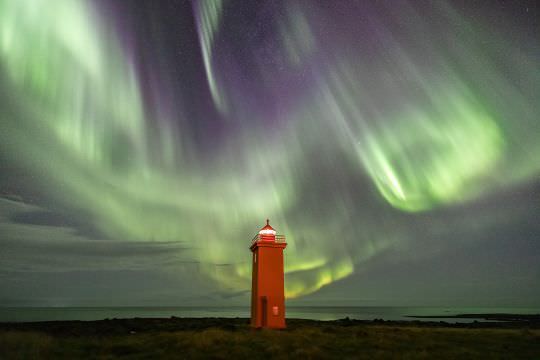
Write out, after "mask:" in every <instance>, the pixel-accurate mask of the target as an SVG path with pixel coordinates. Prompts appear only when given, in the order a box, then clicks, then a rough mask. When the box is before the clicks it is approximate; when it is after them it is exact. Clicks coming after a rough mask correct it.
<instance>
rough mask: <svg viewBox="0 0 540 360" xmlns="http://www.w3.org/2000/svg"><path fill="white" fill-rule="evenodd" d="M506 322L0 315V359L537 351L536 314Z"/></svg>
mask: <svg viewBox="0 0 540 360" xmlns="http://www.w3.org/2000/svg"><path fill="white" fill-rule="evenodd" d="M506 319H511V320H510V321H506V322H504V323H490V322H477V323H471V324H450V323H443V322H429V323H426V322H419V321H406V322H396V321H381V320H379V321H377V320H375V321H356V320H349V319H343V320H336V321H314V320H296V319H290V320H288V328H287V329H286V330H277V331H276V330H253V329H251V328H250V327H249V326H248V320H247V319H238V318H236V319H221V318H206V319H188V318H174V317H173V318H170V319H138V318H136V319H113V320H102V321H86V322H84V321H57V322H56V321H55V322H37V323H0V359H81V358H84V359H156V358H163V359H175V358H178V359H184V358H218V359H248V358H249V359H280V358H298V359H310V358H313V359H318V358H335V359H347V358H354V359H357V358H366V359H373V358H399V359H417V358H430V359H469V358H475V359H512V358H516V359H540V322H539V319H538V316H536V317H532V318H519V317H517V318H516V317H515V316H510V315H509V317H508V318H506Z"/></svg>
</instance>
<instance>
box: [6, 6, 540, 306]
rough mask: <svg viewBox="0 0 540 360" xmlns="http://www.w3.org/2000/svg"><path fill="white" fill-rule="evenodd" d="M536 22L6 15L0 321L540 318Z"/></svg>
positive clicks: (361, 14)
mask: <svg viewBox="0 0 540 360" xmlns="http://www.w3.org/2000/svg"><path fill="white" fill-rule="evenodd" d="M539 18H540V17H539V6H538V5H537V4H535V1H495V0H486V1H472V0H471V1H469V0H467V1H442V0H441V1H423V0H419V1H412V0H411V1H394V0H388V1H375V0H374V1H352V0H351V1H345V0H344V1H327V0H320V1H317V0H305V1H300V0H299V1H262V0H261V1H248V0H207V1H193V2H191V1H172V0H159V1H158V0H152V1H140V0H129V1H124V0H114V1H113V0H111V1H105V0H99V1H80V0H0V305H11V306H17V305H33V306H78V305H86V306H98V305H101V306H107V305H231V304H232V305H245V306H248V305H249V291H250V286H251V280H250V277H251V264H250V261H251V254H250V251H249V245H250V243H251V239H252V237H253V236H254V235H255V234H256V233H257V231H258V229H259V228H260V227H262V226H263V225H264V224H265V220H266V218H269V219H270V223H271V224H272V225H273V226H274V227H275V228H276V230H277V231H278V233H280V234H284V235H285V236H286V237H287V242H288V246H287V249H286V250H285V287H286V295H287V298H288V299H289V304H314V305H332V304H333V305H375V306H376V305H404V306H408V305H433V306H540V100H539V97H540V96H539V95H540V62H539V60H540V29H539V20H538V19H539Z"/></svg>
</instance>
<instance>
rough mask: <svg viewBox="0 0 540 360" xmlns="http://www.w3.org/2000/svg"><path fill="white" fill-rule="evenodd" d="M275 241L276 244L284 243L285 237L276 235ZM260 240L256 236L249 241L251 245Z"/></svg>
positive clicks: (259, 236)
mask: <svg viewBox="0 0 540 360" xmlns="http://www.w3.org/2000/svg"><path fill="white" fill-rule="evenodd" d="M275 237H276V240H275V241H274V242H277V243H284V242H285V235H276V236H275ZM259 240H261V235H260V234H257V235H255V236H254V237H253V239H252V240H251V243H252V244H253V243H254V242H257V241H259ZM264 241H267V240H264Z"/></svg>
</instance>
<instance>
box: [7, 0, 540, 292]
mask: <svg viewBox="0 0 540 360" xmlns="http://www.w3.org/2000/svg"><path fill="white" fill-rule="evenodd" d="M223 6H224V5H223V4H222V2H221V1H216V2H213V1H202V2H200V3H199V5H198V6H196V9H195V14H196V16H197V17H198V19H201V20H200V21H199V23H198V28H197V30H198V33H199V39H200V45H201V46H200V47H201V49H202V55H203V60H204V67H205V71H206V75H207V81H208V84H209V87H210V89H211V95H212V99H213V101H214V103H215V106H216V108H217V109H219V110H220V111H221V113H222V114H226V113H227V110H226V109H228V108H229V107H231V106H232V107H234V106H237V107H238V104H234V103H233V101H234V100H233V99H232V98H229V97H227V96H226V95H225V94H226V93H227V91H233V90H231V89H230V88H229V85H228V84H227V83H226V82H225V81H224V80H220V77H219V76H217V75H216V73H217V71H218V70H217V69H216V68H215V66H214V63H213V62H214V59H213V43H214V42H215V40H216V38H217V37H218V36H219V32H220V18H221V16H222V13H221V12H222V10H223ZM443 8H444V11H446V12H447V13H448V16H449V17H450V18H455V21H461V20H460V19H459V15H458V14H456V13H455V12H453V11H452V9H451V8H449V7H444V6H443ZM465 25H466V26H468V27H469V29H472V27H471V25H467V24H465ZM111 34H112V35H111ZM279 35H280V38H281V39H282V41H281V44H282V47H283V48H282V51H283V53H284V54H286V56H287V58H288V59H289V62H290V64H289V65H290V66H292V67H299V66H302V64H303V63H304V62H305V61H307V60H306V59H307V58H309V57H310V56H311V55H312V54H314V53H316V51H317V48H318V47H321V46H322V45H321V44H320V42H318V39H317V38H316V37H315V35H313V32H312V31H311V30H310V18H309V16H307V15H306V14H304V13H303V12H302V9H301V8H300V7H294V8H291V9H290V13H289V16H288V17H287V19H285V20H284V21H283V23H281V24H280V31H279ZM478 36H479V37H484V36H485V35H484V34H480V35H478ZM473 45H474V44H466V43H463V44H461V45H460V46H463V47H465V49H458V51H464V52H466V53H468V54H471V57H472V58H474V60H473V61H472V65H471V69H472V70H471V71H472V73H475V71H477V70H479V69H480V68H482V69H483V71H482V72H483V73H486V72H487V73H488V74H489V77H490V78H491V79H492V84H485V85H482V86H485V88H481V86H480V89H479V88H478V87H476V88H474V89H473V88H471V87H469V86H468V85H466V84H465V82H464V81H462V80H460V78H459V77H458V76H457V75H456V73H455V72H454V71H453V70H452V69H448V68H446V70H447V71H446V73H445V72H442V73H441V74H439V75H438V76H437V77H430V76H421V75H420V74H421V66H420V65H416V64H415V61H414V60H413V59H412V58H411V57H410V56H408V55H407V54H406V52H405V51H403V50H399V47H397V49H398V50H395V51H396V52H395V53H393V54H389V55H388V56H389V58H390V59H393V61H394V63H392V65H395V66H394V70H393V71H394V73H390V72H389V73H387V74H386V75H384V74H383V75H382V76H383V77H384V76H387V79H386V80H381V81H390V82H391V81H392V79H397V78H398V77H399V76H403V75H402V74H404V73H405V74H412V75H410V77H411V78H410V79H408V80H409V81H412V82H415V83H416V84H417V85H418V87H419V88H420V89H422V91H423V93H425V94H428V95H427V96H425V98H424V100H422V101H414V100H411V99H410V98H407V97H406V96H402V95H399V96H397V98H398V99H400V101H399V102H398V104H393V105H392V109H391V110H388V111H386V110H384V111H383V110H379V106H378V105H377V106H376V105H372V106H371V108H370V106H369V102H370V100H369V99H370V95H369V94H368V93H369V91H368V90H369V85H365V86H364V85H363V83H362V81H361V79H363V76H364V75H365V74H364V73H363V71H364V70H362V68H361V66H360V65H359V64H356V57H361V51H357V52H356V53H355V54H354V55H355V56H352V55H351V52H345V51H344V52H343V53H336V54H335V55H334V58H332V59H330V60H328V61H327V63H326V64H325V65H324V66H322V70H321V72H320V76H319V80H318V83H317V85H318V87H317V89H316V91H313V92H312V93H310V95H309V96H305V97H304V98H303V99H302V100H301V101H300V102H299V103H298V104H297V106H296V107H295V110H294V111H291V112H290V113H288V114H287V115H284V117H285V120H286V124H287V125H286V126H285V127H284V128H283V129H281V130H278V131H276V134H274V135H271V136H266V137H262V136H257V134H260V129H258V128H256V129H250V130H245V132H240V133H239V134H238V136H237V137H235V139H232V140H231V143H228V144H226V145H224V147H223V149H222V151H221V152H220V154H218V155H216V158H215V159H213V160H212V161H210V162H207V163H205V162H202V161H198V160H197V158H196V156H195V155H193V154H192V153H191V152H189V151H186V149H192V148H193V144H192V142H191V139H189V138H188V137H185V136H182V135H178V136H175V135H173V134H175V129H174V128H173V127H172V125H169V124H168V123H166V122H163V123H162V124H161V123H160V131H159V133H158V134H157V135H155V136H152V137H150V136H148V133H149V132H148V119H145V115H144V104H143V101H142V97H141V92H140V89H139V84H138V80H137V77H136V74H135V70H134V68H133V65H132V64H130V62H129V61H128V59H127V58H126V56H125V55H124V54H123V51H122V48H121V47H120V45H119V42H118V40H117V38H116V37H115V36H114V32H113V31H112V30H111V29H109V28H108V27H107V25H106V24H105V23H104V22H102V20H101V19H100V17H99V16H98V14H97V13H96V12H94V11H93V9H92V7H91V6H90V5H89V3H87V2H84V1H77V0H56V1H48V0H32V1H18V0H0V72H1V75H2V77H3V78H4V79H6V80H7V81H8V83H7V84H6V85H5V86H6V87H7V88H8V89H10V98H9V101H8V103H10V107H9V110H7V111H6V110H3V111H2V112H1V114H0V116H1V118H0V121H1V123H2V131H1V134H0V139H1V141H2V151H3V152H5V154H7V156H8V157H12V160H13V161H17V162H18V163H20V164H21V165H22V166H23V167H25V168H26V169H29V170H30V169H31V171H32V172H33V173H34V174H35V176H36V177H37V178H39V179H40V183H41V184H42V186H43V187H45V188H47V192H48V193H49V194H50V196H51V197H52V198H54V199H55V201H57V202H58V203H59V204H62V205H63V206H65V207H67V208H69V209H72V210H73V211H77V212H81V213H84V214H87V216H88V221H89V222H91V223H92V225H93V226H95V227H96V228H97V229H98V230H99V231H100V232H101V233H102V234H103V236H104V237H105V238H111V239H124V240H126V241H128V240H129V241H147V240H156V241H158V240H159V241H177V240H181V241H184V242H186V243H187V244H188V245H190V246H192V247H193V248H194V250H193V251H194V256H195V257H196V259H197V260H198V261H200V263H201V267H200V268H201V270H202V271H204V272H205V273H206V274H207V275H208V276H209V277H211V278H213V279H215V280H216V281H217V282H218V283H219V284H220V285H221V286H223V287H224V288H227V289H233V290H243V289H246V288H248V287H249V278H250V275H251V274H250V271H251V270H250V263H249V262H248V259H249V252H248V250H247V248H248V246H249V241H250V238H249V234H250V233H253V232H255V231H256V227H254V226H258V225H259V224H260V223H261V221H262V220H264V219H265V218H266V217H270V218H271V219H272V222H273V223H274V224H276V227H277V228H278V230H279V232H280V233H284V234H286V236H287V240H288V243H289V246H288V248H287V254H286V279H287V280H286V293H287V296H288V297H297V296H301V295H305V294H308V293H312V292H314V291H316V290H318V289H320V288H321V287H322V286H325V285H327V284H330V283H332V282H334V281H336V280H339V279H342V278H344V277H346V276H348V275H350V274H351V273H353V271H355V267H356V266H359V265H361V264H362V263H363V262H364V261H367V260H368V259H370V258H371V257H373V256H374V255H376V254H378V253H380V252H381V251H382V250H384V249H387V248H389V247H391V246H392V245H393V244H395V242H396V239H397V238H398V237H399V236H398V235H396V234H397V232H398V230H395V232H394V231H393V230H387V231H386V232H383V231H380V229H379V228H378V227H376V226H375V227H374V226H372V225H371V226H370V225H369V224H367V223H363V222H362V220H361V219H360V220H359V219H351V218H350V216H349V215H348V214H349V211H348V210H349V209H351V207H355V206H360V205H358V204H351V203H350V201H349V200H348V198H347V195H346V194H345V195H343V196H342V197H339V196H336V198H335V199H334V202H331V203H329V204H326V205H325V206H328V207H331V208H332V211H331V212H330V213H331V214H332V215H331V216H330V217H328V218H327V219H326V220H325V222H324V223H321V224H316V223H315V222H314V221H313V220H310V219H309V218H308V216H307V215H306V216H297V217H296V220H295V221H294V223H291V219H290V217H289V216H288V214H290V213H291V212H292V211H298V209H302V206H303V198H302V197H301V193H302V191H301V190H302V189H301V188H300V187H301V183H300V181H297V179H298V178H301V177H302V175H300V173H302V171H303V170H305V169H306V168H305V166H306V165H305V163H306V159H307V158H308V157H309V156H310V154H313V152H316V153H318V156H319V157H320V159H319V160H320V162H321V163H322V164H332V162H333V161H334V156H337V155H335V153H334V154H332V153H331V152H333V151H336V152H337V153H338V154H344V156H345V157H346V158H347V161H351V162H352V163H354V164H355V166H357V168H358V169H357V170H355V171H358V172H359V173H362V172H365V173H367V174H368V175H369V178H370V179H371V181H372V183H373V184H374V186H375V187H376V189H377V190H378V192H379V193H380V196H381V197H382V199H384V200H385V201H386V202H387V203H388V204H389V205H391V206H392V207H394V208H395V209H397V210H403V211H406V212H418V211H430V210H432V209H436V208H438V207H441V206H452V205H453V204H456V203H462V202H467V201H471V200H473V199H475V198H478V197H480V196H482V195H484V194H486V193H489V192H492V191H495V190H496V189H498V188H501V187H503V186H510V185H512V184H517V183H519V182H523V181H527V179H530V178H531V177H533V176H538V172H539V170H540V162H538V161H529V160H530V159H532V158H535V159H537V158H538V157H539V156H540V150H539V146H538V142H537V141H536V140H537V139H531V137H530V136H525V140H523V141H521V144H522V146H523V147H526V148H527V154H529V155H523V153H521V152H520V150H519V149H518V148H517V147H516V139H517V138H521V136H522V135H524V134H523V133H522V132H521V131H522V130H520V129H522V128H529V129H530V131H531V133H534V131H538V124H537V118H538V115H539V114H538V107H537V104H536V103H535V102H534V101H533V100H532V97H533V95H531V94H528V95H523V94H520V93H519V91H518V90H517V89H516V88H515V87H514V86H512V84H509V83H507V82H506V80H505V79H504V78H503V77H502V76H500V75H499V74H498V72H497V70H496V66H495V65H494V64H492V63H490V61H489V60H487V59H486V57H485V56H482V54H481V53H480V52H475V50H474V49H472V46H473ZM507 46H511V45H510V44H508V45H507ZM389 61H392V60H389ZM505 61H507V62H509V63H514V62H516V61H519V62H520V63H521V64H522V66H521V69H522V70H521V71H522V72H524V73H527V74H531V75H530V77H529V80H528V84H527V85H526V86H529V87H530V89H531V90H532V91H535V90H538V84H539V82H540V81H539V75H538V74H539V72H538V66H537V65H536V64H534V63H533V62H532V61H529V60H527V59H519V60H516V59H514V58H508V59H505ZM351 64H355V65H351ZM396 64H400V65H396ZM523 64H524V65H523ZM439 65H440V68H441V69H443V68H445V67H446V66H449V65H448V64H446V63H445V62H441V63H440V64H439ZM396 74H399V76H398V75H396ZM388 79H390V80H388ZM4 82H5V81H4ZM394 85H395V86H394V89H395V90H394V91H395V92H396V93H403V92H407V90H406V89H405V88H404V87H403V86H401V85H399V84H397V85H396V84H394ZM389 86H393V85H392V84H390V85H389ZM489 86H496V87H497V90H495V91H496V92H497V94H496V95H497V96H494V97H493V98H491V99H489V98H488V99H486V97H485V96H483V95H475V93H476V92H477V91H479V92H481V93H482V94H485V93H486V89H487V88H488V87H489ZM501 96H503V97H504V98H506V99H509V101H510V103H511V104H516V105H515V107H513V108H511V109H506V110H502V109H501V107H502V106H504V105H502V104H496V102H495V101H493V99H497V98H500V97H501ZM359 99H362V100H359ZM366 104H368V105H366ZM235 114H236V116H237V118H236V120H235V121H243V122H246V123H247V122H248V121H249V117H250V116H251V114H248V113H247V112H246V113H242V112H241V111H237V112H236V113H235ZM510 115H513V116H515V118H513V119H508V118H507V117H508V116H510ZM520 116H521V117H520ZM517 122H519V125H515V124H516V123H517ZM322 133H324V134H325V135H324V136H323V137H324V138H325V139H324V140H323V139H322V135H321V134H322ZM537 133H538V132H537ZM322 143H325V144H324V145H323V144H322ZM529 156H530V158H529ZM516 159H517V160H516ZM344 176H345V175H342V174H339V173H338V174H336V177H337V180H336V181H338V180H339V179H341V178H343V177H344ZM201 219H204V220H202V221H201ZM261 219H262V220H261ZM352 224H360V227H363V229H362V230H358V231H357V232H355V234H356V235H355V238H354V239H353V240H352V241H353V242H354V246H351V245H350V243H349V242H347V241H341V240H340V239H341V238H342V237H343V236H344V232H346V231H347V230H346V229H348V228H350V227H351V226H352ZM302 239H308V241H309V245H305V241H304V240H302ZM240 259H242V260H240ZM218 264H231V265H230V266H220V267H219V270H218V269H217V265H218Z"/></svg>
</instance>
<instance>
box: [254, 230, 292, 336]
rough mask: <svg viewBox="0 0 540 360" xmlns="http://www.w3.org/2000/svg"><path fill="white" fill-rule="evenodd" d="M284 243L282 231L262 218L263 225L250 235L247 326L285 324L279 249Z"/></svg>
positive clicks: (277, 325)
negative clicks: (250, 278) (250, 265)
mask: <svg viewBox="0 0 540 360" xmlns="http://www.w3.org/2000/svg"><path fill="white" fill-rule="evenodd" d="M286 246H287V243H286V242H285V236H284V235H277V234H276V230H274V228H273V227H272V226H270V221H269V220H266V225H265V226H264V227H263V228H262V229H261V230H260V231H259V233H258V234H257V235H255V237H254V238H253V241H252V243H251V247H250V250H251V252H252V253H253V258H252V266H253V273H252V283H251V326H253V327H256V328H261V327H264V328H275V329H281V328H284V327H285V294H284V272H283V249H285V247H286Z"/></svg>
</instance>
